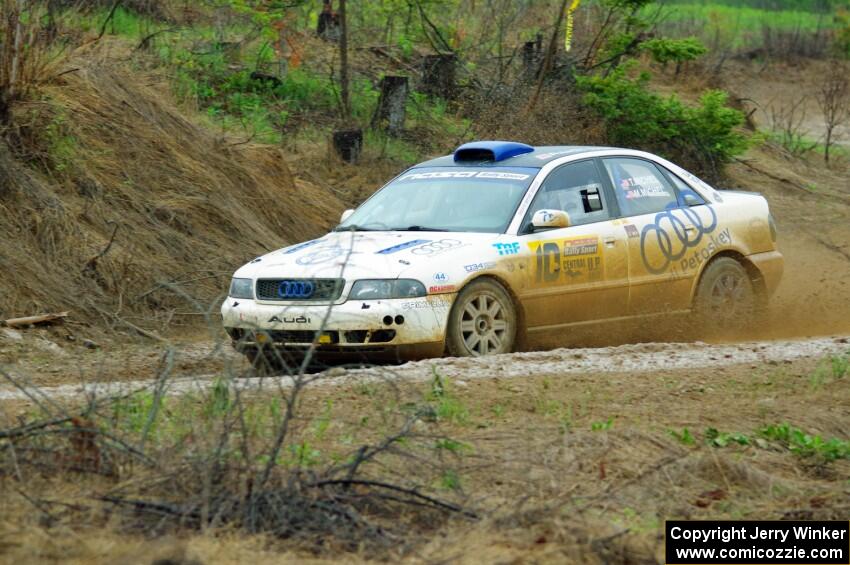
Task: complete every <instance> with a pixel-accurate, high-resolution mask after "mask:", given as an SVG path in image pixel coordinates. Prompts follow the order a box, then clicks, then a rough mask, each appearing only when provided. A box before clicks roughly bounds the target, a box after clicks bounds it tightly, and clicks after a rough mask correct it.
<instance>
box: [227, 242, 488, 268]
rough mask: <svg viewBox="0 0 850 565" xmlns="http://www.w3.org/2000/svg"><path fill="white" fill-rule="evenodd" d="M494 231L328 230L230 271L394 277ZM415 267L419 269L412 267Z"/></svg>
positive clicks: (465, 248) (464, 247)
mask: <svg viewBox="0 0 850 565" xmlns="http://www.w3.org/2000/svg"><path fill="white" fill-rule="evenodd" d="M498 237H499V235H498V234H482V233H464V232H460V233H459V232H354V233H352V232H332V233H329V234H327V235H325V236H324V237H321V238H319V239H314V240H311V241H306V242H304V243H299V244H296V245H292V246H290V247H285V248H283V249H280V250H278V251H273V252H271V253H268V254H266V255H263V256H262V257H258V258H257V259H254V260H253V261H251V262H250V263H248V264H246V265H244V266H243V267H242V268H240V269H239V270H238V271H236V273H235V274H234V276H235V277H244V278H253V279H257V278H289V277H292V278H345V279H349V280H353V279H365V278H382V279H386V278H398V277H400V276H402V275H404V274H405V272H406V271H418V270H421V267H423V266H424V265H426V264H433V263H434V261H437V260H439V261H442V260H443V259H449V260H450V261H451V259H450V257H451V256H453V255H456V254H457V253H458V252H460V251H462V250H466V251H469V248H470V246H473V245H488V244H490V243H492V242H494V241H496V240H497V238H498ZM417 267H419V268H420V269H417Z"/></svg>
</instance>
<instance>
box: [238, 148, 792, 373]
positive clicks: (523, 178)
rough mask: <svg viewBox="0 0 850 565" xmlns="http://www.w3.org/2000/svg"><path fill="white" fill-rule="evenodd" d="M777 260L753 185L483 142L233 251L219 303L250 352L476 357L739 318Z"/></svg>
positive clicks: (752, 306)
mask: <svg viewBox="0 0 850 565" xmlns="http://www.w3.org/2000/svg"><path fill="white" fill-rule="evenodd" d="M782 268H783V259H782V255H781V254H780V253H779V251H778V250H777V248H776V230H775V226H774V223H773V219H772V218H771V216H770V213H769V210H768V204H767V202H766V200H765V199H764V198H763V197H762V196H760V195H758V194H754V193H744V192H734V191H723V192H722V193H721V192H718V191H717V190H715V189H714V188H712V187H711V186H709V185H708V184H706V183H705V182H703V181H701V180H700V179H699V178H697V177H696V176H694V175H692V174H690V173H688V172H687V171H685V170H683V169H682V168H680V167H678V166H676V165H675V164H673V163H671V162H669V161H666V160H664V159H662V158H660V157H657V156H655V155H652V154H649V153H644V152H640V151H633V150H628V149H616V148H601V147H531V146H529V145H525V144H521V143H514V142H503V141H482V142H474V143H467V144H465V145H462V146H461V147H459V148H458V149H457V150H456V151H455V152H454V154H452V155H449V156H446V157H441V158H438V159H434V160H431V161H427V162H425V163H422V164H419V165H416V166H414V167H413V168H411V169H409V170H407V171H405V172H403V173H402V174H400V175H399V176H397V177H396V178H394V179H393V180H392V181H390V182H389V183H388V184H387V185H385V186H384V187H383V188H382V189H380V190H379V191H377V192H376V193H375V194H374V195H373V196H371V197H370V198H369V199H368V200H367V201H366V202H364V203H363V204H362V205H361V206H360V207H359V208H357V209H356V210H347V211H346V212H344V213H343V215H342V220H341V222H340V224H339V225H338V226H337V227H336V228H335V229H334V230H333V231H332V232H331V233H329V234H327V235H325V236H324V237H321V238H319V239H315V240H312V241H307V242H304V243H299V244H297V245H293V246H290V247H286V248H284V249H281V250H279V251H274V252H272V253H269V254H267V255H264V256H262V257H259V258H257V259H254V260H253V261H251V262H250V263H248V264H247V265H244V266H243V267H241V268H240V269H239V270H238V271H236V273H235V274H234V277H233V280H232V282H231V286H230V292H229V297H228V298H227V300H225V302H224V304H223V305H222V308H221V313H222V316H223V319H224V326H225V328H226V330H227V332H228V333H229V335H230V336H231V338H232V339H233V341H234V343H235V345H236V346H237V348H239V349H240V350H241V351H243V352H245V353H246V354H247V355H249V356H251V357H252V358H254V357H256V356H257V354H258V352H259V351H262V350H265V351H287V352H292V351H295V352H297V351H299V350H303V349H304V348H308V347H313V348H314V349H315V351H317V352H320V353H321V352H328V353H359V354H363V355H365V356H369V357H372V356H379V355H380V356H383V355H389V356H392V357H397V358H400V359H411V358H421V357H428V356H439V355H443V354H444V353H448V354H450V355H456V356H479V355H487V354H491V353H504V352H509V351H512V350H514V349H515V348H516V347H517V346H518V344H521V343H524V342H525V340H527V339H530V340H533V339H534V337H535V336H539V335H542V334H546V333H549V334H551V333H553V332H559V333H560V332H564V331H569V329H570V328H571V327H575V326H584V325H588V324H592V323H597V322H606V321H607V322H610V321H619V320H628V319H633V318H641V317H654V316H659V315H670V314H691V315H694V316H697V317H699V319H700V320H701V323H703V324H705V325H706V326H709V327H723V326H724V325H727V324H742V323H746V320H747V318H748V317H749V316H750V315H751V313H753V312H754V311H756V310H757V309H758V307H759V306H763V305H764V304H765V303H766V301H767V300H768V298H769V296H770V295H771V293H773V291H774V290H775V288H776V286H777V284H778V283H779V280H780V277H781V275H782Z"/></svg>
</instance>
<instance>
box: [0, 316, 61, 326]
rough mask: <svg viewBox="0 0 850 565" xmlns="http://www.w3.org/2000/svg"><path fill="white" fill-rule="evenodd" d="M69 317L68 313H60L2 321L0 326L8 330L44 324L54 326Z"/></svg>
mask: <svg viewBox="0 0 850 565" xmlns="http://www.w3.org/2000/svg"><path fill="white" fill-rule="evenodd" d="M67 317H68V312H58V313H56V314H39V315H37V316H26V317H24V318H9V319H8V320H2V321H0V326H5V327H7V328H25V327H28V326H40V325H43V324H52V323H54V322H58V321H61V320H63V319H64V318H67Z"/></svg>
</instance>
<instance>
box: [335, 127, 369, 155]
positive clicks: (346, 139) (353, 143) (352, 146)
mask: <svg viewBox="0 0 850 565" xmlns="http://www.w3.org/2000/svg"><path fill="white" fill-rule="evenodd" d="M333 146H334V151H336V154H337V155H339V156H340V158H341V159H342V160H343V161H345V162H346V163H356V162H357V161H358V160H359V159H360V153H361V151H363V130H361V129H350V130H338V131H335V132H334V133H333Z"/></svg>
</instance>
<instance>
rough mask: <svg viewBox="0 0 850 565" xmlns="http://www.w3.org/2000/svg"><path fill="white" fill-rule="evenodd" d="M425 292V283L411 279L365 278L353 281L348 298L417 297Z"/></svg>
mask: <svg viewBox="0 0 850 565" xmlns="http://www.w3.org/2000/svg"><path fill="white" fill-rule="evenodd" d="M425 294H426V292H425V285H424V284H422V283H421V282H419V281H416V280H413V279H398V280H395V279H365V280H360V281H356V282H355V283H354V286H352V287H351V293H350V294H349V295H348V298H350V299H352V300H380V299H382V298H383V299H386V298H417V297H419V296H425Z"/></svg>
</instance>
